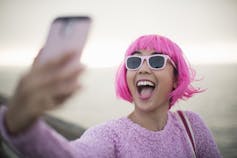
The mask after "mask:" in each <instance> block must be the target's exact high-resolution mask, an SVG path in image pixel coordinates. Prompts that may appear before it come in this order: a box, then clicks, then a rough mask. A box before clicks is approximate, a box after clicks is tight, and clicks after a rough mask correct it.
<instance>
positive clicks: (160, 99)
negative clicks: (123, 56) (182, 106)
mask: <svg viewBox="0 0 237 158" xmlns="http://www.w3.org/2000/svg"><path fill="white" fill-rule="evenodd" d="M139 52H140V53H139V54H136V55H141V56H143V55H152V54H153V53H154V52H155V51H146V50H139ZM126 78H127V83H128V88H129V90H130V92H131V95H132V97H133V102H134V105H135V108H134V110H133V112H132V113H131V114H130V115H129V116H128V118H130V119H131V120H132V121H133V122H135V123H137V124H139V125H140V126H142V127H144V128H146V129H148V130H152V131H158V130H162V129H163V128H164V127H165V125H166V122H167V119H168V115H167V113H168V110H169V98H168V95H169V94H170V92H171V91H172V89H173V88H176V80H175V75H174V68H173V66H172V64H171V63H170V62H169V61H167V64H166V66H165V68H164V69H162V70H152V69H150V68H149V67H148V65H147V61H146V60H145V61H144V62H143V64H142V67H141V68H140V69H139V70H135V71H134V70H128V71H127V74H126ZM138 80H149V81H152V82H153V83H155V84H156V88H155V89H154V91H153V94H152V96H151V97H150V98H149V99H145V100H144V99H141V98H140V97H139V94H138V91H137V87H136V83H137V81H138Z"/></svg>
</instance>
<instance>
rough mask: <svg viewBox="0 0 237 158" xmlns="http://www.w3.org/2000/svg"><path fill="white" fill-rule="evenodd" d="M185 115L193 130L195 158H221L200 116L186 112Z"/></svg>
mask: <svg viewBox="0 0 237 158" xmlns="http://www.w3.org/2000/svg"><path fill="white" fill-rule="evenodd" d="M186 115H187V117H188V119H189V121H190V123H191V126H192V129H193V133H194V139H195V143H196V150H197V158H219V157H221V155H220V151H219V149H218V147H217V145H216V143H215V140H214V137H213V135H212V133H211V131H210V130H209V129H208V127H207V126H206V125H205V123H204V122H203V120H202V119H201V118H200V116H199V115H198V114H196V113H194V112H191V111H186Z"/></svg>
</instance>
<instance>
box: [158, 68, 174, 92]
mask: <svg viewBox="0 0 237 158" xmlns="http://www.w3.org/2000/svg"><path fill="white" fill-rule="evenodd" d="M174 85H175V80H174V75H173V74H172V72H170V73H164V74H162V75H161V74H160V75H159V86H160V89H161V90H162V92H163V93H170V92H171V91H172V90H173V88H174Z"/></svg>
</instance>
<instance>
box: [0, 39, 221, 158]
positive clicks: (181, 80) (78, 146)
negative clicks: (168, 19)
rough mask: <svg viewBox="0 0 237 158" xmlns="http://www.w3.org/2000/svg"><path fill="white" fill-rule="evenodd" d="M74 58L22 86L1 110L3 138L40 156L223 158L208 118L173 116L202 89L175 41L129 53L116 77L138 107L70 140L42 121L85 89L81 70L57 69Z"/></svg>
mask: <svg viewBox="0 0 237 158" xmlns="http://www.w3.org/2000/svg"><path fill="white" fill-rule="evenodd" d="M73 55H74V54H73V53H71V54H69V55H67V56H64V57H62V58H59V59H55V60H54V61H51V62H50V63H48V64H46V65H43V66H42V65H38V64H37V61H36V63H35V64H34V65H33V66H32V69H31V71H30V72H29V73H27V74H26V75H25V76H24V77H23V78H22V80H21V81H20V83H19V85H18V88H17V89H16V91H15V95H14V96H13V97H12V99H11V102H10V103H9V108H8V109H3V108H2V109H1V115H0V116H1V120H0V121H1V128H0V129H1V133H2V135H3V136H4V137H5V138H6V139H7V140H8V141H9V142H10V143H11V144H12V145H13V146H14V147H15V148H16V149H18V150H19V151H20V152H21V153H22V154H23V155H25V156H26V157H34V158H41V157H42V158H49V157H50V158H51V157H52V158H55V157H57V158H60V157H62V158H65V157H67V158H81V157H83V158H84V157H85V158H88V157H101V158H102V157H103V158H106V157H108V158H113V157H114V158H115V157H116V158H133V157H134V158H144V157H145V158H159V157H160V158H163V157H170V158H173V157H176V158H185V157H187V158H190V157H199V158H202V157H203V158H204V157H205V158H207V157H210V158H216V157H217V158H218V157H221V156H220V152H219V150H218V148H217V145H216V144H215V141H214V139H213V137H212V135H211V132H210V131H209V129H208V128H207V126H206V125H205V124H204V123H203V121H202V120H201V118H200V117H199V116H198V115H197V114H195V113H193V112H190V111H185V112H180V113H181V114H178V113H176V112H171V111H169V110H170V108H171V107H172V106H174V105H175V103H176V102H177V101H178V100H179V99H184V98H190V97H191V96H192V95H193V94H195V93H199V92H201V90H200V89H197V88H195V87H193V86H192V85H191V82H192V81H193V80H194V73H193V71H192V69H191V68H190V66H189V65H188V64H187V62H186V61H185V59H184V57H183V53H182V50H181V49H180V48H179V46H178V45H177V44H175V43H174V42H173V41H171V40H170V39H168V38H166V37H163V36H160V35H145V36H141V37H139V38H138V39H137V40H135V41H134V42H133V43H132V44H131V45H130V47H129V48H128V49H127V51H126V53H125V60H124V62H123V63H122V64H121V66H120V67H119V69H118V72H117V76H116V93H117V95H118V97H120V98H122V99H124V100H126V101H129V102H131V103H132V104H134V110H133V112H132V113H130V114H128V116H127V117H122V118H119V119H115V120H111V121H108V122H105V123H103V124H100V125H97V126H95V127H91V128H90V129H88V130H87V131H86V132H85V133H84V134H83V135H82V137H81V138H78V139H77V140H75V141H72V142H68V141H67V140H66V139H64V138H63V137H62V136H60V135H59V134H58V133H56V132H55V131H53V130H52V129H51V128H50V127H48V126H47V125H46V124H45V123H44V122H43V121H42V120H41V119H40V116H41V115H42V114H43V113H44V112H45V111H47V110H50V109H54V108H56V107H57V106H59V105H61V104H62V103H63V102H64V101H65V100H66V99H67V98H69V97H70V96H71V95H72V94H73V93H74V92H75V91H76V90H77V89H78V87H79V83H78V82H77V78H78V77H79V76H80V75H81V72H82V69H83V68H82V67H79V68H78V69H77V70H73V71H64V70H61V71H58V70H59V69H60V68H62V67H63V66H64V65H65V64H66V63H67V62H69V61H70V59H72V58H73Z"/></svg>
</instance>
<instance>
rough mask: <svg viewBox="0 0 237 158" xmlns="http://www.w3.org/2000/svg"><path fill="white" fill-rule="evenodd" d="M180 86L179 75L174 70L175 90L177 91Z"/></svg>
mask: <svg viewBox="0 0 237 158" xmlns="http://www.w3.org/2000/svg"><path fill="white" fill-rule="evenodd" d="M177 86H178V73H177V71H176V70H174V78H173V89H176V88H177Z"/></svg>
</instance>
